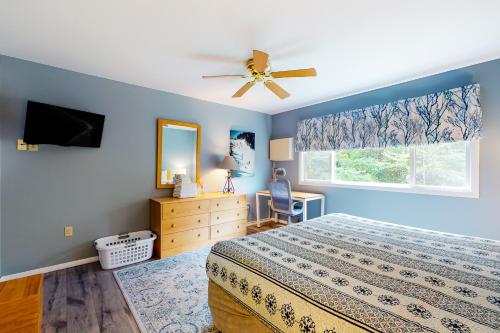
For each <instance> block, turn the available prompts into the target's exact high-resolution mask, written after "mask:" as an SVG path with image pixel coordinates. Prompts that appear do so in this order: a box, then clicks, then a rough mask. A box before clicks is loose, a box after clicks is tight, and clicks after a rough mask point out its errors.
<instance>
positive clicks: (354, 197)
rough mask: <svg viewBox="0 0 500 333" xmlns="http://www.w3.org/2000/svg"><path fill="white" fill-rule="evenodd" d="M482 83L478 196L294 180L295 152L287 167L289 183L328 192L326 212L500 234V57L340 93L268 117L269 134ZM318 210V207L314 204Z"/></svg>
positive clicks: (290, 133)
mask: <svg viewBox="0 0 500 333" xmlns="http://www.w3.org/2000/svg"><path fill="white" fill-rule="evenodd" d="M475 82H478V83H480V84H481V103H482V110H483V124H484V131H483V135H484V139H482V140H481V143H480V146H481V147H480V150H481V153H480V155H481V156H480V198H479V199H468V198H456V197H444V196H431V195H418V194H409V193H395V192H384V191H375V190H355V189H345V188H333V187H313V186H300V185H298V154H296V156H295V160H294V161H291V162H281V163H278V164H279V166H281V167H285V168H286V169H287V173H288V176H289V177H290V180H291V182H292V184H293V187H294V188H295V189H298V190H303V191H311V192H321V193H324V194H326V197H327V200H326V201H327V202H326V210H327V212H345V213H351V214H355V215H359V216H364V217H369V218H374V219H381V220H385V221H389V222H394V223H400V224H406V225H411V226H417V227H423V228H430V229H434V230H441V231H447V232H452V233H459V234H467V235H475V236H482V237H487V238H493V239H500V171H499V170H500V60H495V61H490V62H487V63H483V64H479V65H475V66H471V67H467V68H463V69H460V70H454V71H450V72H447V73H443V74H438V75H434V76H431V77H427V78H423V79H418V80H414V81H411V82H408V83H403V84H398V85H395V86H391V87H387V88H383V89H378V90H374V91H370V92H367V93H363V94H359V95H354V96H350V97H346V98H341V99H337V100H333V101H329V102H325V103H321V104H317V105H313V106H310V107H305V108H301V109H297V110H293V111H289V112H284V113H280V114H277V115H274V116H273V117H272V138H274V139H278V138H284V137H292V136H295V129H296V123H297V120H300V119H305V118H309V117H314V116H319V115H325V114H328V113H335V112H341V111H346V110H352V109H357V108H361V107H366V106H370V105H376V104H381V103H386V102H391V101H396V100H399V99H402V98H407V97H415V96H421V95H425V94H428V93H433V92H437V91H441V90H445V89H449V88H454V87H458V86H462V85H466V84H470V83H475ZM316 211H317V209H316Z"/></svg>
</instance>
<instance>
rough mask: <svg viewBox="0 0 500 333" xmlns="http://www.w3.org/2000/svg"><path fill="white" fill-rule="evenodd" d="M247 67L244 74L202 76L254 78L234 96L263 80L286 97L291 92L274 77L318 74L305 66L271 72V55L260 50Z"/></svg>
mask: <svg viewBox="0 0 500 333" xmlns="http://www.w3.org/2000/svg"><path fill="white" fill-rule="evenodd" d="M246 68H247V70H248V74H247V75H243V74H241V75H240V74H232V75H204V76H202V78H204V79H212V78H224V77H240V78H252V81H250V82H247V83H245V84H244V85H243V86H242V87H241V88H240V89H239V90H238V91H237V92H236V93H235V94H234V95H233V97H241V96H243V95H244V94H245V93H246V92H247V91H248V90H249V89H250V88H252V87H253V86H254V85H255V83H256V82H260V81H262V82H263V83H264V85H265V86H266V88H267V89H269V90H271V91H272V92H273V93H274V94H275V95H276V96H278V97H279V98H281V99H285V98H287V97H289V96H290V94H289V93H288V92H287V91H286V90H285V89H283V88H282V87H281V86H279V85H278V84H277V83H276V82H274V81H272V79H276V78H290V77H311V76H316V75H317V72H316V69H315V68H304V69H293V70H286V71H277V72H271V64H270V61H269V55H268V54H267V53H265V52H262V51H259V50H253V58H250V59H248V60H247V61H246Z"/></svg>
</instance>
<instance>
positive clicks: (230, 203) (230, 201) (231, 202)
mask: <svg viewBox="0 0 500 333" xmlns="http://www.w3.org/2000/svg"><path fill="white" fill-rule="evenodd" d="M246 205H247V197H246V195H238V196H228V197H223V198H217V199H212V200H210V208H211V211H212V212H218V211H221V210H229V209H237V208H241V207H246Z"/></svg>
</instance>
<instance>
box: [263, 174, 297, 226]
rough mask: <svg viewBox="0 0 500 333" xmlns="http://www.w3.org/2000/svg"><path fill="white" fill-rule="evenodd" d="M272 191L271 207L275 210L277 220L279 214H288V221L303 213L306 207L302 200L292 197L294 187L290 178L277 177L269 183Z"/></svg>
mask: <svg viewBox="0 0 500 333" xmlns="http://www.w3.org/2000/svg"><path fill="white" fill-rule="evenodd" d="M269 192H270V193H271V209H272V210H273V211H274V214H275V215H274V216H275V220H277V217H278V214H282V215H286V216H287V220H288V223H290V222H291V218H292V216H297V215H299V214H302V211H303V210H304V207H303V206H302V203H301V202H294V201H293V199H292V188H291V186H290V182H289V181H288V179H275V180H273V181H272V182H270V183H269Z"/></svg>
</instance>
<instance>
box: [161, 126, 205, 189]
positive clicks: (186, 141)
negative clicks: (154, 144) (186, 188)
mask: <svg viewBox="0 0 500 333" xmlns="http://www.w3.org/2000/svg"><path fill="white" fill-rule="evenodd" d="M158 126H159V128H158V130H159V131H158V132H159V133H158V134H159V136H158V141H159V142H158V143H159V144H160V147H158V148H159V149H158V153H159V154H161V155H159V161H158V169H159V170H158V171H159V172H160V174H159V175H158V176H159V183H158V179H157V185H158V187H167V188H168V187H173V186H174V176H175V175H176V174H180V175H187V176H188V177H189V178H190V179H191V181H192V182H193V183H195V182H197V180H198V169H199V166H198V163H199V158H198V156H199V155H198V154H199V152H198V140H199V138H198V136H199V126H198V125H196V124H189V123H180V122H174V121H169V120H162V122H161V123H160V122H159V123H158ZM157 178H158V177H157Z"/></svg>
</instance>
